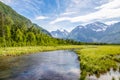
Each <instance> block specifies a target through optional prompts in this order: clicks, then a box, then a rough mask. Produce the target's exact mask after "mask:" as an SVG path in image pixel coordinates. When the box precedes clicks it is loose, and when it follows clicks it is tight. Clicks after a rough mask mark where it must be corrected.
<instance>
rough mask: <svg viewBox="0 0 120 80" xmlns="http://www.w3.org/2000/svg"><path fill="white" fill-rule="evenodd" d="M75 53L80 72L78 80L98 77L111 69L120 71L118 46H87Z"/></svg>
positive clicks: (119, 47)
mask: <svg viewBox="0 0 120 80" xmlns="http://www.w3.org/2000/svg"><path fill="white" fill-rule="evenodd" d="M76 52H77V54H78V56H79V60H80V68H81V70H82V72H81V78H80V80H85V78H86V76H87V75H93V74H95V75H96V76H97V77H100V74H103V73H106V72H107V71H109V70H110V69H111V68H113V69H114V70H118V69H119V71H120V67H119V63H120V46H112V45H111V46H110V45H109V46H88V47H85V48H83V49H80V50H77V51H76Z"/></svg>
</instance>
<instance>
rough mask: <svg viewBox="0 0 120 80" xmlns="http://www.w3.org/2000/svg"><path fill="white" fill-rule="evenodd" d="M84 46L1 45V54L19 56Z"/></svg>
mask: <svg viewBox="0 0 120 80" xmlns="http://www.w3.org/2000/svg"><path fill="white" fill-rule="evenodd" d="M82 47H84V46H78V45H65V46H25V47H1V48H0V56H19V55H23V54H31V53H32V54H34V53H37V52H44V51H53V50H67V49H70V50H71V49H77V48H82Z"/></svg>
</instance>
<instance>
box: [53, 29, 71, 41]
mask: <svg viewBox="0 0 120 80" xmlns="http://www.w3.org/2000/svg"><path fill="white" fill-rule="evenodd" d="M68 34H69V32H68V31H66V30H64V29H61V30H56V31H52V32H51V35H52V36H53V37H55V38H63V39H66V38H67V36H68Z"/></svg>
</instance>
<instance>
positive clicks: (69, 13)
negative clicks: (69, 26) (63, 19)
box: [61, 12, 77, 16]
mask: <svg viewBox="0 0 120 80" xmlns="http://www.w3.org/2000/svg"><path fill="white" fill-rule="evenodd" d="M76 13H77V12H65V13H62V14H61V16H68V15H73V14H76Z"/></svg>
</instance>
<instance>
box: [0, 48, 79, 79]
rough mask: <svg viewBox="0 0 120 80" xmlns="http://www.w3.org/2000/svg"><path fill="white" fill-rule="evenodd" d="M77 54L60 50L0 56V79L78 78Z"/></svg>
mask: <svg viewBox="0 0 120 80" xmlns="http://www.w3.org/2000/svg"><path fill="white" fill-rule="evenodd" d="M79 69H80V68H79V61H78V60H77V55H76V54H75V53H74V52H72V51H67V50H59V51H51V52H43V53H38V54H31V55H26V56H20V57H0V80H78V78H79V75H80V70H79Z"/></svg>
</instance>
